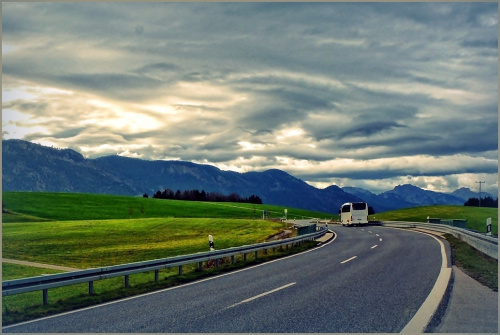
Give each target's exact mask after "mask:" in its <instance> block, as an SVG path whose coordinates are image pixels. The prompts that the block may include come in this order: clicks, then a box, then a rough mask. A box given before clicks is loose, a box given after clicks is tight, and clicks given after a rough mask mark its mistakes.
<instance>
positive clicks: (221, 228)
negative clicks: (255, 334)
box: [2, 218, 284, 269]
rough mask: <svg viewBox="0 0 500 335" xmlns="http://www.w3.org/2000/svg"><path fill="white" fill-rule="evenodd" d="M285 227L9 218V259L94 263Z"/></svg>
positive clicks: (261, 237) (255, 237) (229, 241)
mask: <svg viewBox="0 0 500 335" xmlns="http://www.w3.org/2000/svg"><path fill="white" fill-rule="evenodd" d="M283 228H284V224H283V223H281V222H273V221H263V220H252V219H220V218H216V219H204V218H156V219H154V218H148V219H128V220H123V219H120V220H80V221H50V222H24V223H4V224H3V225H2V240H3V241H2V242H3V247H2V252H3V257H4V258H12V259H18V260H25V261H32V262H40V263H46V264H55V265H62V266H69V267H75V268H82V269H84V268H91V267H101V266H107V265H115V264H124V263H131V262H138V261H144V260H150V259H158V258H165V257H171V256H176V255H186V254H190V253H195V252H201V251H209V245H208V235H209V234H210V235H212V236H213V237H214V242H215V246H216V248H217V249H225V248H229V247H235V246H240V245H246V244H253V243H258V242H263V241H265V240H266V239H267V238H269V237H270V236H271V235H274V234H276V233H278V232H279V231H280V230H281V229H283Z"/></svg>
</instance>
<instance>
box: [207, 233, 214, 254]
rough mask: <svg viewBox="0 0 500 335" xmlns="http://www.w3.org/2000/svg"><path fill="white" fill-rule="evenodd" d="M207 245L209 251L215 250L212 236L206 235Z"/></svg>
mask: <svg viewBox="0 0 500 335" xmlns="http://www.w3.org/2000/svg"><path fill="white" fill-rule="evenodd" d="M208 245H209V246H210V251H214V250H215V246H214V238H213V236H212V235H208Z"/></svg>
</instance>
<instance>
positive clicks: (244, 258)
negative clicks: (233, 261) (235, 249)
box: [243, 252, 247, 262]
mask: <svg viewBox="0 0 500 335" xmlns="http://www.w3.org/2000/svg"><path fill="white" fill-rule="evenodd" d="M243 261H244V262H246V261H247V254H246V252H244V253H243Z"/></svg>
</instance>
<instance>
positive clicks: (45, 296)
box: [42, 289, 49, 306]
mask: <svg viewBox="0 0 500 335" xmlns="http://www.w3.org/2000/svg"><path fill="white" fill-rule="evenodd" d="M42 296H43V305H44V306H47V305H48V304H49V292H48V290H47V289H43V290H42Z"/></svg>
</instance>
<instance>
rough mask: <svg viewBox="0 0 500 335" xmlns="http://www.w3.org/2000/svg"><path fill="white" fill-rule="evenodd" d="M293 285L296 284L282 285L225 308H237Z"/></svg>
mask: <svg viewBox="0 0 500 335" xmlns="http://www.w3.org/2000/svg"><path fill="white" fill-rule="evenodd" d="M295 284H297V283H290V284H286V285H283V286H281V287H278V288H275V289H274V290H271V291H267V292H264V293H261V294H259V295H256V296H254V297H251V298H248V299H245V300H242V301H240V302H238V303H236V304H234V305H231V306H229V307H227V308H232V307H235V306H238V305H241V304H244V303H246V302H250V301H252V300H255V299H258V298H262V297H264V296H266V295H268V294H271V293H274V292H277V291H279V290H283V289H285V288H287V287H290V286H293V285H295Z"/></svg>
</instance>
